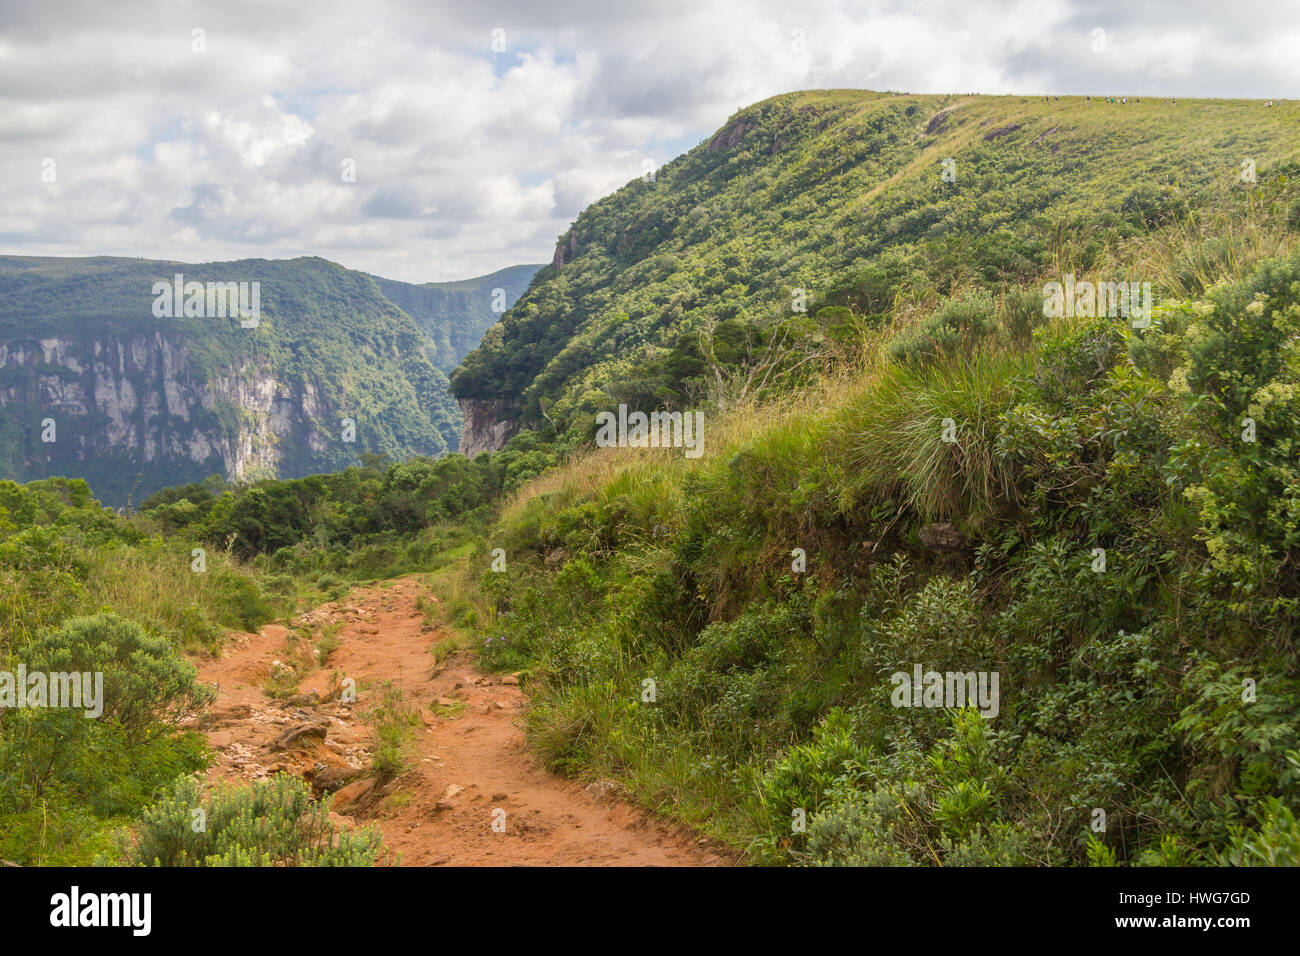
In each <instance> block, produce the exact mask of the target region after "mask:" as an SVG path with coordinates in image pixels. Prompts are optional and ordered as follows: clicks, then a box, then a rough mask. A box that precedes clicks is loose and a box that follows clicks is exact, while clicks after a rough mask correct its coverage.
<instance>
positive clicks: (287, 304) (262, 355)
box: [0, 256, 537, 504]
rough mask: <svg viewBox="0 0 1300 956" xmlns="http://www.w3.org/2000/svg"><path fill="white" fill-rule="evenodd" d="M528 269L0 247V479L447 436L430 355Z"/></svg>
mask: <svg viewBox="0 0 1300 956" xmlns="http://www.w3.org/2000/svg"><path fill="white" fill-rule="evenodd" d="M536 269H537V267H536V266H518V267H513V268H511V269H505V270H502V271H501V272H498V273H494V274H493V275H491V276H484V277H482V278H480V279H470V280H466V281H464V282H456V283H429V284H426V285H415V284H411V283H404V282H396V281H392V280H387V279H380V278H377V277H372V276H369V275H367V274H365V273H362V272H357V271H354V270H350V269H345V268H344V267H342V266H339V265H337V264H335V263H332V262H328V261H326V260H324V259H319V258H303V259H292V260H266V259H246V260H239V261H235V262H212V263H203V264H189V263H180V262H164V261H153V260H144V259H124V258H112V257H96V258H84V259H72V258H37V257H26V256H3V257H0V478H9V479H13V480H16V481H26V480H31V479H34V478H41V477H47V476H53V475H62V476H67V477H80V478H85V479H87V480H88V481H89V482H90V484H91V487H92V488H93V489H94V491H95V493H96V495H97V496H98V497H99V498H100V499H101V500H103V501H105V502H107V503H111V504H123V503H125V502H126V501H127V500H128V497H131V498H132V500H134V501H136V502H139V501H140V500H141V499H143V498H144V497H145V496H146V495H148V494H149V493H150V492H152V491H155V490H157V489H159V488H163V487H166V486H168V485H175V484H178V483H181V482H187V481H193V480H197V479H201V478H203V477H205V476H207V475H210V474H213V473H219V474H222V475H224V476H225V477H226V478H228V479H231V480H238V479H255V478H259V477H297V476H302V475H305V474H311V473H315V472H322V471H332V470H336V469H338V468H343V467H346V466H348V465H351V464H354V463H355V462H356V460H357V457H358V455H359V454H360V453H362V452H379V453H384V454H387V455H389V456H392V457H394V458H403V457H409V456H412V455H428V456H436V455H441V454H445V453H446V452H448V451H455V450H456V447H457V443H458V441H459V436H460V428H461V415H460V412H459V409H458V408H457V406H456V404H455V402H453V401H452V400H451V398H450V396H449V395H448V392H447V379H446V376H445V374H444V369H449V368H451V367H453V366H454V365H455V364H456V362H457V361H458V360H459V358H460V357H461V356H462V355H463V354H464V353H465V351H466V350H468V349H470V348H472V347H473V346H474V345H475V344H476V343H477V340H478V338H479V337H481V335H482V333H483V331H484V330H485V329H486V328H487V327H488V326H489V325H490V324H491V322H492V320H493V319H494V318H496V317H497V314H498V313H496V312H493V311H492V307H493V302H492V295H493V290H494V289H501V290H502V292H501V293H500V294H499V295H498V304H499V302H500V300H501V299H502V298H504V303H505V306H506V307H508V306H509V305H510V304H512V303H513V302H514V300H515V298H516V297H517V296H518V295H519V293H520V292H521V291H522V290H523V289H524V288H525V287H526V286H527V283H528V280H529V278H530V277H531V275H532V273H533V272H535V271H536ZM177 276H180V277H181V279H180V280H178V279H177ZM178 281H179V282H180V283H181V286H180V289H179V292H180V294H179V295H177V294H176V287H177V283H178ZM189 283H199V284H201V285H200V286H188V287H187V284H189ZM195 293H201V294H195ZM241 302H242V304H243V306H244V313H246V317H244V318H241V313H240V311H239V306H240V304H241ZM408 309H409V311H408ZM254 311H255V312H256V315H254V314H253V313H254Z"/></svg>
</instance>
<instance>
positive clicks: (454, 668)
mask: <svg viewBox="0 0 1300 956" xmlns="http://www.w3.org/2000/svg"><path fill="white" fill-rule="evenodd" d="M422 594H424V592H423V590H422V588H421V586H420V584H419V582H418V581H417V580H416V579H415V578H414V577H406V578H399V579H397V580H395V581H391V582H385V583H384V584H381V585H376V586H372V587H368V588H359V589H356V590H354V591H353V592H352V593H351V594H349V595H348V596H347V597H345V598H344V599H342V600H341V601H337V602H334V603H332V604H326V605H322V606H321V607H319V608H316V609H315V610H313V611H311V612H309V613H307V614H304V615H302V616H301V617H299V618H297V619H295V620H294V621H292V622H290V623H291V624H293V625H300V626H303V627H306V628H309V629H314V630H316V631H318V632H319V630H320V629H321V628H322V627H325V626H327V625H331V624H335V623H337V624H338V625H339V630H338V641H339V644H338V649H337V650H336V651H334V653H333V654H332V655H331V656H330V657H329V659H328V662H327V664H326V666H325V667H323V668H321V667H319V666H316V665H315V664H313V665H311V666H310V667H308V666H306V665H305V664H304V665H303V666H302V667H301V669H300V674H301V677H300V679H299V681H298V691H299V694H298V695H297V696H295V697H292V698H289V699H288V700H276V699H272V698H271V697H268V696H267V695H266V693H265V692H264V691H263V685H264V684H265V683H266V681H267V679H268V677H269V676H270V674H271V671H272V668H273V667H274V665H275V662H277V661H282V662H283V661H285V660H286V659H287V658H286V643H285V638H286V636H287V635H288V634H289V630H288V629H287V628H285V627H283V626H280V625H268V626H266V627H264V628H262V630H261V631H260V632H259V633H257V634H242V635H241V634H235V635H231V637H230V639H229V641H228V642H227V644H226V647H225V650H224V651H223V654H222V656H221V657H220V658H216V659H207V660H201V661H196V663H197V665H198V667H199V679H200V680H202V681H204V682H206V683H209V684H215V685H217V699H216V700H215V701H214V702H213V703H212V705H211V706H210V708H209V709H208V712H207V714H206V716H205V717H204V718H202V720H201V721H200V722H199V726H200V728H201V729H202V730H203V731H204V732H206V733H207V735H208V739H209V742H210V744H211V745H212V748H213V750H214V752H215V753H216V755H217V762H216V764H215V765H214V766H213V768H212V770H211V771H210V776H211V777H212V778H214V779H217V778H225V779H232V780H244V781H247V780H256V779H264V778H266V777H268V776H270V775H271V774H273V773H275V772H277V771H281V770H283V771H288V772H291V773H297V774H299V775H301V776H303V777H304V778H305V779H307V780H309V781H311V783H312V785H313V787H314V788H315V789H316V790H317V792H318V793H331V792H332V793H334V794H335V797H334V810H335V812H336V819H337V822H339V823H340V825H342V826H353V825H358V826H363V825H378V826H379V828H380V829H381V830H382V831H383V834H384V843H385V844H386V845H387V846H388V847H390V848H391V849H393V850H395V851H398V852H400V853H401V862H402V864H403V865H404V866H436V865H440V864H447V865H461V866H464V865H486V866H516V865H524V866H528V865H569V866H575V865H577V866H581V865H631V866H646V865H650V866H682V865H685V866H719V865H727V864H729V863H731V862H733V859H732V857H731V854H730V853H729V852H728V851H727V850H726V849H725V848H722V847H720V846H718V845H716V844H714V843H713V842H712V841H706V840H702V839H700V838H699V837H698V835H696V834H693V833H690V832H689V831H687V830H684V829H682V828H679V827H675V826H671V825H668V824H665V823H663V822H661V821H658V820H657V819H655V818H654V817H653V816H652V815H650V814H649V813H647V812H646V811H644V810H640V809H637V808H634V807H632V806H630V805H628V804H627V803H625V802H623V801H621V800H619V799H618V798H617V796H616V793H615V791H614V790H613V787H612V785H609V784H600V783H598V784H593V785H591V786H588V787H586V788H584V787H582V786H581V785H579V784H577V783H574V782H570V781H565V780H563V779H560V778H558V777H556V776H554V775H552V774H550V773H547V772H546V771H545V770H543V769H542V768H541V767H539V766H538V765H537V763H536V761H535V760H534V758H533V757H532V755H531V754H530V753H529V752H528V750H527V749H526V747H525V744H524V735H523V730H522V726H521V724H522V721H521V719H520V714H521V710H522V708H523V706H524V704H525V697H524V695H523V693H522V692H521V691H520V688H519V686H518V683H517V682H516V681H515V679H514V678H512V677H508V676H507V677H502V676H499V675H487V674H484V673H483V672H482V671H480V670H478V668H477V667H475V665H474V662H473V657H472V655H471V654H470V653H469V652H465V651H461V652H457V653H454V654H452V655H450V656H449V657H447V659H446V660H442V659H441V658H439V660H438V661H437V663H436V664H435V662H434V657H433V656H432V655H431V653H430V648H431V647H432V646H434V645H436V643H437V642H438V640H439V638H440V636H441V635H440V634H439V632H438V631H437V629H436V627H431V626H429V625H426V624H425V621H424V615H423V614H422V613H421V611H420V609H419V607H417V601H418V600H419V598H420V596H421V595H422ZM425 600H426V601H427V602H432V601H433V600H434V599H433V598H432V597H431V596H429V595H427V594H425ZM334 671H339V672H341V674H342V675H343V676H345V677H350V678H353V679H354V680H355V681H356V687H357V702H356V703H355V704H348V703H343V702H342V701H340V700H338V699H329V700H321V699H320V698H324V697H326V696H328V694H329V686H330V675H331V673H333V672H334ZM385 680H391V681H392V682H393V684H394V685H395V686H397V687H399V688H401V690H402V694H403V698H404V700H405V702H406V703H408V704H410V705H411V706H412V707H414V708H416V709H418V711H419V714H420V719H421V723H420V726H419V727H418V728H416V731H415V735H416V747H417V753H416V754H415V755H414V757H413V760H412V762H411V766H410V768H409V769H408V770H407V771H405V772H404V773H403V774H401V775H400V776H398V777H396V778H392V779H388V780H382V779H380V778H379V777H377V776H375V775H373V774H371V773H369V771H368V768H369V761H370V753H371V749H372V737H371V728H370V725H369V723H368V720H367V710H368V707H369V706H372V705H373V703H374V700H375V696H374V685H376V684H379V683H381V682H383V681H385ZM313 691H315V692H316V694H317V695H319V696H313V695H312V692H313ZM431 704H432V705H434V707H436V710H435V709H431V706H430V705H431ZM293 735H297V736H296V739H292V740H288V741H285V740H284V739H282V738H284V737H285V736H293ZM500 810H503V811H505V816H504V820H503V819H502V817H501V814H500V813H499V812H496V813H494V811H500ZM494 820H495V822H496V824H497V829H496V830H494V828H493V823H494ZM502 822H504V832H498V831H499V830H500V829H501V824H502Z"/></svg>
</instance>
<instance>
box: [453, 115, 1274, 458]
mask: <svg viewBox="0 0 1300 956" xmlns="http://www.w3.org/2000/svg"><path fill="white" fill-rule="evenodd" d="M1298 120H1300V106H1298V105H1297V104H1295V103H1287V104H1285V105H1284V106H1281V107H1278V108H1266V107H1265V106H1264V104H1263V103H1262V102H1258V101H1224V100H1179V101H1178V102H1177V103H1169V102H1162V101H1160V100H1156V99H1144V100H1142V101H1141V102H1135V101H1130V102H1129V103H1127V104H1122V103H1110V102H1106V100H1105V99H1097V98H1093V99H1084V98H1082V97H1062V98H1060V99H1059V100H1058V99H1053V100H1051V101H1050V102H1047V101H1044V100H1043V99H1042V98H1034V97H1019V96H913V95H894V94H887V93H871V92H865V91H856V90H834V91H811V92H800V93H791V94H787V95H783V96H777V97H774V98H772V99H769V100H765V101H763V102H761V103H758V104H755V105H754V106H751V107H748V108H746V109H744V110H741V111H740V112H738V113H737V114H736V115H735V116H733V117H732V118H731V119H730V120H728V122H727V123H726V125H725V126H723V128H722V129H720V130H719V131H718V132H717V133H716V134H715V135H714V136H713V137H711V138H710V139H709V140H707V141H706V142H703V143H701V144H700V145H699V146H697V147H696V148H694V149H692V150H691V151H690V152H688V153H686V154H685V155H683V156H680V157H678V158H677V159H674V160H673V161H671V162H669V163H667V164H666V165H665V166H664V167H663V168H662V169H660V170H658V172H657V175H656V176H655V179H654V181H653V182H647V181H643V180H636V181H633V182H632V183H630V184H628V185H627V186H624V187H623V188H622V189H620V190H618V191H617V192H615V193H614V194H612V195H610V196H608V197H606V198H604V199H602V200H600V201H599V202H596V203H594V204H592V205H591V206H590V207H589V208H587V209H586V210H584V211H583V212H582V214H581V215H579V217H578V219H577V221H576V222H575V223H574V224H573V226H572V228H571V229H570V230H569V231H568V232H567V233H566V234H565V235H564V236H562V237H561V239H560V242H559V245H558V246H557V249H556V256H555V259H554V261H553V262H552V264H551V265H550V266H548V267H547V268H545V269H543V270H542V271H541V272H540V273H539V274H538V276H537V280H536V281H535V283H534V284H533V286H532V288H531V289H530V290H529V291H528V292H527V293H526V294H525V295H524V296H523V297H522V298H521V299H520V301H519V302H518V304H517V305H516V306H515V307H514V308H513V309H512V310H511V311H510V312H509V313H508V314H507V315H506V316H505V318H504V320H503V321H502V323H501V324H500V325H499V326H498V327H497V328H496V329H494V330H493V331H492V333H491V334H490V335H489V336H487V338H486V339H485V340H484V342H483V344H482V346H480V348H479V349H478V350H477V351H475V352H473V353H471V354H470V355H469V356H468V357H467V358H466V360H465V362H464V364H463V365H462V367H461V368H459V369H458V370H456V372H455V373H453V375H452V376H451V379H452V391H453V393H454V394H455V395H456V397H457V398H458V399H460V400H461V401H462V405H464V404H465V400H478V401H479V402H481V403H486V402H495V403H496V407H497V408H499V409H500V410H501V411H500V415H501V416H502V417H504V418H508V419H510V421H511V424H512V426H516V427H517V426H518V425H523V426H526V427H543V428H550V427H551V423H553V424H554V427H555V428H556V429H557V430H558V431H560V432H565V431H566V430H569V429H576V430H578V431H579V432H582V433H583V436H584V437H586V435H587V432H586V429H587V423H589V422H590V421H591V419H592V415H593V413H594V411H595V410H597V409H598V408H604V407H610V406H612V405H615V404H617V403H618V402H627V403H628V404H629V405H633V406H647V405H649V406H660V405H683V404H689V403H690V399H691V398H692V397H700V396H702V395H705V394H707V393H708V391H709V389H710V388H711V387H714V388H716V384H717V383H716V381H712V382H711V381H710V380H709V379H710V378H711V376H706V375H705V374H704V366H705V365H707V364H709V363H708V358H707V356H705V355H704V354H702V353H703V352H708V351H710V350H713V352H715V353H716V354H717V355H718V356H721V357H722V358H723V360H724V361H723V363H722V364H724V365H725V364H726V362H725V359H726V356H727V355H728V354H730V353H735V352H743V351H745V350H746V349H747V348H749V346H750V344H751V343H752V342H754V341H755V339H756V338H757V337H760V336H759V330H761V328H762V327H763V326H764V324H765V323H770V322H771V320H772V319H773V318H774V317H779V316H781V315H782V314H785V315H789V314H790V313H791V309H792V305H793V303H794V292H793V290H796V289H804V290H808V292H809V293H810V296H811V297H810V299H809V300H808V302H807V308H808V309H809V312H810V313H816V312H818V311H819V310H820V309H821V308H822V307H824V306H827V305H838V306H852V308H853V309H854V310H855V312H856V314H857V315H858V317H859V319H861V320H862V321H865V322H866V323H867V324H873V323H876V322H879V321H880V319H881V318H882V317H883V316H884V315H886V314H888V313H889V312H890V311H891V310H892V308H893V306H894V304H895V302H896V301H898V300H899V299H900V298H907V299H911V300H915V299H923V298H925V297H927V296H933V295H936V294H937V295H943V294H947V293H948V292H949V291H951V289H952V288H953V287H955V286H957V285H959V284H961V283H962V282H964V281H966V280H968V279H971V278H978V279H980V280H981V281H984V282H990V283H1000V282H1017V281H1020V280H1023V279H1025V278H1027V277H1030V276H1035V275H1037V274H1038V273H1039V272H1040V271H1042V270H1043V269H1044V267H1046V266H1048V265H1049V264H1051V265H1054V266H1056V267H1057V268H1058V270H1065V269H1069V268H1073V269H1075V270H1076V271H1085V270H1087V269H1089V268H1091V267H1092V266H1093V265H1095V264H1096V263H1097V261H1098V256H1099V253H1100V250H1101V249H1102V248H1103V247H1104V246H1105V245H1106V243H1107V242H1108V241H1110V240H1112V239H1115V238H1122V237H1125V236H1134V235H1139V234H1142V233H1144V232H1146V231H1147V230H1148V229H1150V228H1151V227H1152V226H1154V225H1155V224H1157V223H1159V222H1163V221H1166V220H1168V218H1169V217H1170V216H1171V215H1173V214H1174V213H1175V212H1176V211H1177V210H1179V209H1185V208H1186V207H1187V206H1188V205H1195V204H1198V203H1199V202H1201V201H1202V199H1201V197H1200V193H1201V192H1202V191H1204V190H1206V189H1208V188H1211V186H1212V184H1220V185H1221V184H1222V183H1224V182H1225V181H1228V180H1231V179H1232V178H1234V176H1235V175H1236V174H1237V173H1238V171H1239V170H1241V168H1242V163H1243V162H1245V161H1246V160H1252V161H1253V162H1254V164H1255V167H1256V170H1257V175H1258V176H1260V177H1263V176H1267V175H1270V174H1275V173H1276V172H1278V171H1279V170H1282V169H1285V168H1286V167H1288V166H1289V165H1292V164H1294V162H1295V158H1296V155H1297V151H1298V150H1300V140H1298V139H1297V136H1296V132H1297V125H1298V123H1297V121H1298ZM947 159H951V160H953V161H954V163H955V165H953V166H952V167H950V169H951V171H952V176H951V177H950V178H952V180H953V181H952V182H945V181H944V176H943V174H944V171H945V167H944V160H947ZM828 318H830V317H828ZM832 321H833V319H832ZM701 336H703V337H701ZM543 408H545V410H546V414H545V416H544V415H543V414H542V411H543ZM483 427H484V428H485V429H486V427H487V426H483Z"/></svg>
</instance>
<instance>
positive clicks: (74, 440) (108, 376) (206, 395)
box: [0, 330, 337, 500]
mask: <svg viewBox="0 0 1300 956" xmlns="http://www.w3.org/2000/svg"><path fill="white" fill-rule="evenodd" d="M201 378H202V376H201V375H199V374H197V373H196V370H195V369H194V368H193V366H192V363H191V356H190V350H189V347H188V346H187V345H186V343H185V342H184V341H182V340H180V339H179V337H169V336H168V335H166V334H165V333H163V332H161V331H156V330H155V331H154V332H152V333H149V334H140V335H129V336H114V335H102V336H94V337H86V338H71V337H64V336H56V337H50V338H41V339H32V340H16V341H15V340H10V341H7V342H0V415H3V416H4V417H6V418H7V419H9V421H10V422H11V423H13V422H15V421H17V422H19V423H21V424H26V425H27V426H29V427H28V428H27V430H26V435H25V436H24V437H25V438H26V440H25V441H21V442H19V443H17V444H15V443H14V442H6V443H5V445H6V447H5V448H4V449H3V451H4V452H5V458H6V459H7V461H6V465H8V466H9V467H7V468H6V469H5V470H6V471H8V472H13V473H16V474H19V475H21V476H25V475H27V474H68V475H76V476H80V477H87V478H89V479H90V480H91V482H92V487H95V488H96V491H97V492H98V491H99V490H100V489H101V488H103V489H104V490H105V497H106V498H107V499H108V500H113V499H114V498H116V497H118V496H117V495H115V494H113V493H112V490H113V489H122V488H130V487H134V486H136V484H137V481H138V482H139V483H140V484H141V486H142V487H148V488H153V487H154V486H156V485H157V483H158V481H159V480H164V481H169V480H172V479H176V480H192V479H195V478H201V477H204V476H206V475H209V474H214V473H217V474H222V475H224V476H225V477H227V478H228V479H230V480H245V479H251V478H257V477H262V476H268V475H275V474H277V473H278V472H279V470H280V467H281V465H282V463H283V459H284V450H285V449H286V448H292V447H295V446H301V447H303V448H305V449H307V450H308V451H309V452H311V453H316V454H319V453H321V452H323V451H324V450H325V448H326V447H327V439H326V438H325V437H324V436H323V435H322V434H321V432H322V430H323V428H325V427H330V428H331V430H332V431H337V429H336V428H333V425H332V422H331V419H333V418H334V417H335V416H334V415H333V410H332V409H330V408H329V407H327V405H326V404H325V403H324V402H322V400H321V397H320V395H319V392H318V389H317V388H316V386H315V385H314V384H313V383H311V382H309V381H307V382H302V383H299V384H298V385H296V386H291V385H289V384H287V383H285V382H282V381H280V380H278V379H277V378H276V376H275V375H274V374H273V373H272V372H271V371H270V370H269V369H268V368H267V367H266V365H265V363H258V362H245V363H242V364H240V365H239V366H237V367H234V368H229V369H225V370H223V373H222V374H220V375H217V376H216V377H214V378H213V379H212V380H211V381H210V382H204V381H202V380H201ZM26 419H32V421H26ZM113 473H115V474H113Z"/></svg>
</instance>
